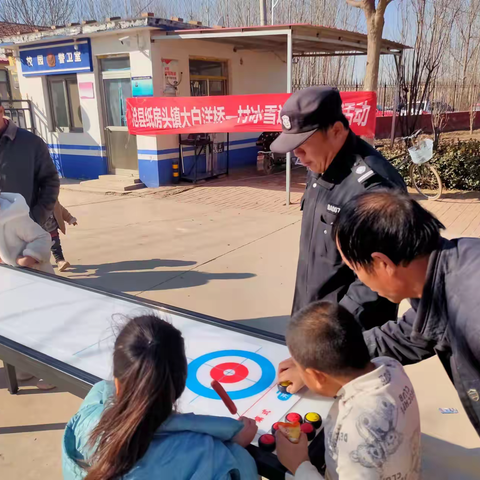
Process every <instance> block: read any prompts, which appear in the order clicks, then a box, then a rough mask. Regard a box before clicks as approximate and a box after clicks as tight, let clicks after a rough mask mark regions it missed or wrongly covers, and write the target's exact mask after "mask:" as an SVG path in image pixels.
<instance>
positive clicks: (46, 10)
mask: <svg viewBox="0 0 480 480" xmlns="http://www.w3.org/2000/svg"><path fill="white" fill-rule="evenodd" d="M74 9H75V5H74V2H73V0H3V2H2V8H1V10H0V19H1V20H2V21H4V22H12V23H24V24H26V25H32V26H48V25H65V24H66V23H67V22H68V21H70V19H71V18H72V15H73V13H74Z"/></svg>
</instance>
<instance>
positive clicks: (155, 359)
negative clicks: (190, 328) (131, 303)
mask: <svg viewBox="0 0 480 480" xmlns="http://www.w3.org/2000/svg"><path fill="white" fill-rule="evenodd" d="M113 374H114V377H115V378H116V379H117V380H118V381H119V384H120V388H119V392H118V394H117V396H116V398H115V399H114V400H113V401H112V403H111V404H110V405H109V406H108V407H106V409H105V410H104V412H103V415H102V417H101V419H100V422H99V423H98V425H97V426H96V427H95V429H94V430H93V431H92V433H91V436H90V446H91V447H92V448H93V449H94V450H95V453H94V454H93V457H92V458H91V459H89V460H90V462H89V463H90V465H91V467H90V468H89V469H88V474H87V477H86V479H85V480H116V479H119V478H121V477H122V476H123V475H125V474H126V473H128V472H129V471H130V470H131V469H132V468H133V466H134V465H135V464H136V463H137V462H138V461H139V460H140V459H141V458H142V457H143V456H144V455H145V453H146V451H147V450H148V447H149V445H150V442H151V441H152V439H153V435H154V434H155V432H156V430H157V429H158V428H159V427H160V425H161V424H162V423H163V422H164V421H165V420H166V419H167V418H168V417H169V416H170V415H171V413H172V410H173V407H174V404H175V402H176V401H177V400H178V398H179V397H180V395H181V394H182V392H183V390H184V389H185V382H186V377H187V360H186V357H185V347H184V342H183V338H182V336H181V333H180V332H179V331H178V330H177V329H176V328H175V327H173V326H172V325H170V324H169V323H167V322H165V321H163V320H161V319H159V318H157V317H155V316H153V315H148V316H142V317H137V318H134V319H132V320H130V322H129V323H128V324H127V325H126V326H125V327H124V328H123V330H122V331H121V333H120V335H119V336H118V338H117V340H116V342H115V350H114V355H113Z"/></svg>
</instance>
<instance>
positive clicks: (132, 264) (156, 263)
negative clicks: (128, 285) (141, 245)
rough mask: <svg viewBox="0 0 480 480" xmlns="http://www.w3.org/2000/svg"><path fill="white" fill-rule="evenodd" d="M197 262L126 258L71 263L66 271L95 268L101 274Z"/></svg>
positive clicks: (187, 264) (182, 265)
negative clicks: (88, 263)
mask: <svg viewBox="0 0 480 480" xmlns="http://www.w3.org/2000/svg"><path fill="white" fill-rule="evenodd" d="M196 263H197V262H194V261H189V260H168V259H160V258H152V259H151V260H126V261H123V262H114V263H103V264H99V265H72V266H71V267H70V268H69V269H68V273H78V274H81V273H89V272H90V271H91V270H95V275H102V274H104V273H110V272H125V271H132V270H153V269H155V268H161V267H167V268H175V267H191V266H192V265H195V264H196Z"/></svg>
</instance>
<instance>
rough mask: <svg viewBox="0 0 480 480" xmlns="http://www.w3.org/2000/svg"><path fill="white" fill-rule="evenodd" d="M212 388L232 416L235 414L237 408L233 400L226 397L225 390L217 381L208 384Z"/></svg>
mask: <svg viewBox="0 0 480 480" xmlns="http://www.w3.org/2000/svg"><path fill="white" fill-rule="evenodd" d="M210 385H211V386H212V388H213V389H214V390H215V391H216V392H217V394H218V396H219V397H220V398H221V399H222V401H223V403H224V404H225V406H226V407H227V408H228V410H229V411H230V413H231V414H232V415H236V414H237V406H236V405H235V404H234V403H233V400H232V399H231V398H230V397H229V396H228V393H227V392H226V391H225V389H224V388H223V387H222V385H220V383H218V382H217V380H213V381H212V383H211V384H210Z"/></svg>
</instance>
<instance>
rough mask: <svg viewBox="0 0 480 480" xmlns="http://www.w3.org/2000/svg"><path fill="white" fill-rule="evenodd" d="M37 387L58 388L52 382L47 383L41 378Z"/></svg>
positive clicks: (40, 388) (45, 388)
mask: <svg viewBox="0 0 480 480" xmlns="http://www.w3.org/2000/svg"><path fill="white" fill-rule="evenodd" d="M37 388H38V389H39V390H53V389H54V388H57V387H56V386H55V385H52V384H51V383H47V382H46V381H45V380H42V379H41V378H40V379H39V380H38V382H37Z"/></svg>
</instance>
